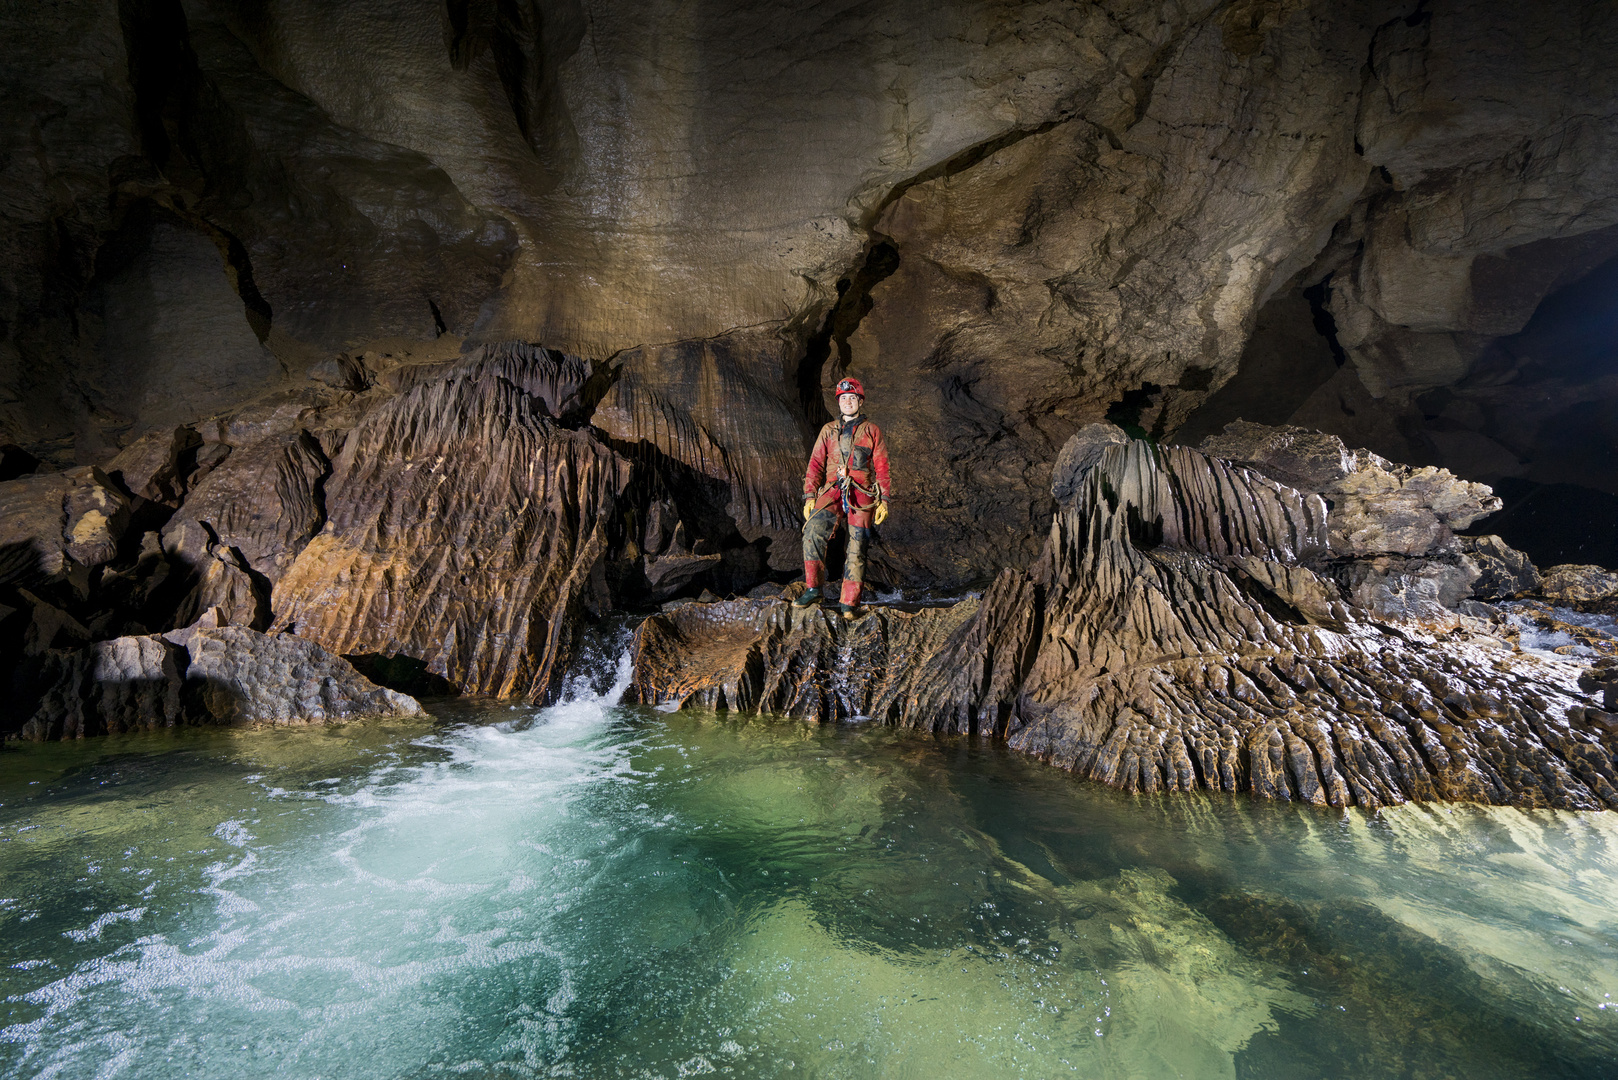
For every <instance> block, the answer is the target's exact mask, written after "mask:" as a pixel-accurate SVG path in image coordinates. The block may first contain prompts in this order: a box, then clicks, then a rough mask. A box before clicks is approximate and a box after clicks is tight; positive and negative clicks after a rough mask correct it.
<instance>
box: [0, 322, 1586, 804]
mask: <svg viewBox="0 0 1618 1080" xmlns="http://www.w3.org/2000/svg"><path fill="white" fill-rule="evenodd" d="M329 374H330V381H329V382H325V383H321V384H318V385H316V386H315V387H313V388H311V389H309V390H306V391H302V392H299V393H297V394H292V395H280V396H277V397H274V398H271V399H267V400H265V401H262V402H259V403H257V404H255V405H253V406H250V407H246V408H243V409H241V410H238V411H236V412H234V413H231V414H226V415H223V416H221V417H218V418H215V419H214V420H212V421H209V422H207V423H204V424H196V425H191V426H187V427H183V428H180V429H177V430H175V431H174V432H172V433H163V434H161V435H160V436H154V437H148V438H146V439H143V440H140V441H138V442H136V443H134V444H132V445H131V446H130V447H129V448H127V449H126V450H125V451H124V452H122V453H121V454H119V455H118V456H117V457H116V458H114V459H112V460H111V461H110V462H109V463H108V464H107V466H106V467H105V468H102V469H95V468H89V469H76V470H69V471H66V472H62V473H56V474H44V475H31V476H25V477H21V478H18V479H15V480H11V481H8V482H6V483H3V484H0V530H3V535H0V552H3V558H0V593H3V595H0V603H3V604H4V605H5V610H4V611H3V612H0V636H4V637H5V638H6V644H7V645H8V646H9V648H8V652H7V655H10V656H12V657H13V658H14V659H13V662H12V665H11V670H10V672H9V681H10V685H11V688H12V699H13V701H16V702H19V703H21V706H22V707H21V708H20V709H19V710H18V711H16V712H14V713H12V714H11V717H10V719H9V720H8V722H7V724H6V734H7V735H9V736H11V737H20V738H27V739H59V738H75V737H81V736H86V735H94V734H99V733H102V732H116V731H124V730H132V729H137V728H150V727H161V726H166V725H175V724H190V723H263V722H270V723H285V722H330V721H333V720H339V719H345V718H349V717H355V716H366V715H408V714H411V713H414V712H416V711H418V710H419V709H420V706H419V704H418V703H417V702H416V701H415V700H414V698H412V697H410V696H407V695H409V694H417V695H421V694H433V693H466V694H487V695H493V696H497V697H516V698H523V699H525V700H528V701H531V702H535V703H548V702H551V701H554V700H555V699H556V698H557V696H558V695H559V693H560V692H561V688H562V685H563V681H564V677H565V676H566V675H567V673H568V672H569V669H570V667H571V666H573V665H574V664H575V663H576V662H577V659H578V656H579V643H580V635H581V633H582V631H583V628H584V627H585V626H586V625H587V624H588V623H590V622H591V621H593V620H597V619H599V618H601V617H603V616H605V615H607V614H608V613H611V612H618V613H622V612H623V611H625V610H633V609H634V608H636V607H639V608H641V609H642V610H646V609H648V608H654V607H656V605H658V604H659V603H661V604H663V606H664V608H665V610H663V611H661V612H659V613H657V614H654V615H652V616H650V617H649V618H647V619H646V620H645V621H644V623H643V624H642V625H641V626H640V628H639V630H638V631H637V633H636V636H635V644H634V650H635V656H634V660H635V669H634V681H633V687H632V690H631V692H630V694H631V697H632V699H633V700H636V701H639V702H643V703H647V704H658V705H665V706H667V705H669V704H671V703H673V704H675V705H682V706H683V705H703V706H710V707H714V708H720V709H730V710H738V711H743V712H749V713H774V714H780V715H784V716H795V717H801V718H807V719H812V720H816V721H822V722H829V721H841V720H849V719H854V718H862V717H863V718H873V719H877V720H880V721H882V722H885V723H893V724H897V725H901V726H904V727H908V728H914V729H918V730H925V731H933V732H943V733H961V734H976V735H982V736H986V737H994V738H1000V739H1004V740H1006V741H1007V742H1008V743H1009V745H1011V746H1012V747H1014V748H1016V749H1018V750H1021V751H1023V752H1025V753H1029V754H1032V755H1034V756H1037V757H1039V758H1041V759H1043V760H1046V761H1049V762H1051V763H1052V764H1054V765H1057V766H1059V767H1062V768H1065V769H1069V770H1072V771H1073V772H1075V773H1077V774H1078V775H1081V776H1084V777H1086V778H1090V779H1094V780H1097V781H1100V782H1102V783H1107V784H1111V785H1114V786H1118V787H1121V788H1124V789H1127V790H1131V791H1145V792H1152V791H1189V790H1198V789H1204V790H1223V791H1247V792H1251V793H1253V794H1255V795H1257V796H1260V797H1265V798H1275V799H1292V800H1300V801H1305V802H1311V803H1319V804H1326V805H1333V806H1348V805H1358V806H1364V807H1372V808H1374V807H1377V806H1384V805H1389V804H1393V803H1399V802H1404V801H1409V800H1428V799H1448V800H1468V801H1476V802H1484V803H1494V804H1502V805H1519V806H1554V807H1564V808H1579V809H1597V808H1612V807H1618V775H1615V771H1614V748H1615V746H1618V717H1615V715H1614V712H1613V706H1614V704H1615V703H1614V701H1613V700H1612V687H1613V685H1614V677H1615V673H1614V670H1613V668H1612V667H1611V664H1610V662H1609V661H1610V659H1611V658H1612V657H1613V655H1614V654H1615V653H1618V648H1615V643H1614V641H1613V637H1612V635H1610V634H1608V633H1606V632H1605V631H1604V630H1603V629H1602V628H1603V626H1605V625H1606V624H1605V623H1603V622H1602V619H1603V618H1604V617H1605V616H1603V615H1602V612H1603V611H1604V610H1605V606H1610V604H1611V603H1612V602H1614V601H1613V598H1614V597H1615V596H1618V576H1614V575H1612V574H1610V573H1608V572H1606V571H1603V570H1601V569H1600V568H1598V567H1583V568H1581V567H1555V568H1551V569H1550V570H1548V571H1546V572H1545V573H1544V574H1543V575H1542V574H1541V573H1540V572H1539V571H1538V570H1536V568H1535V567H1534V566H1533V565H1532V563H1531V562H1530V561H1529V560H1528V559H1527V557H1526V556H1524V555H1522V554H1521V553H1519V552H1515V551H1513V550H1512V549H1510V548H1509V547H1508V546H1506V545H1505V544H1503V543H1502V542H1500V541H1499V540H1498V538H1495V537H1487V536H1484V537H1468V536H1463V535H1461V532H1462V530H1464V529H1466V528H1467V527H1468V526H1470V525H1471V524H1472V523H1473V522H1474V521H1477V520H1478V519H1480V518H1482V517H1484V516H1486V515H1487V514H1489V513H1490V512H1492V511H1493V510H1495V509H1497V508H1498V506H1499V501H1498V500H1497V499H1495V498H1494V497H1493V496H1492V494H1491V493H1490V491H1489V489H1488V488H1487V487H1485V486H1483V485H1480V484H1474V483H1469V482H1467V481H1464V480H1460V479H1457V478H1456V477H1454V476H1452V475H1451V474H1449V473H1447V472H1445V471H1443V470H1439V469H1433V468H1424V469H1412V468H1409V467H1406V466H1401V465H1397V464H1395V463H1393V462H1390V461H1388V460H1386V459H1384V458H1381V457H1378V456H1377V455H1375V454H1371V453H1370V452H1368V451H1363V450H1358V451H1356V450H1352V449H1350V448H1348V447H1347V446H1346V445H1344V444H1343V443H1342V441H1341V440H1339V439H1337V438H1336V437H1334V436H1329V435H1322V434H1320V433H1318V432H1311V431H1306V430H1303V429H1300V428H1286V427H1280V428H1277V427H1266V426H1263V425H1257V424H1245V423H1239V422H1238V423H1235V424H1231V425H1229V426H1228V427H1227V428H1226V429H1225V430H1224V431H1223V432H1221V433H1220V434H1218V435H1216V436H1214V437H1212V438H1210V439H1208V440H1207V441H1205V442H1204V444H1203V445H1202V447H1201V448H1200V449H1191V448H1188V447H1182V446H1161V445H1158V444H1155V443H1152V442H1149V441H1144V440H1135V439H1130V438H1129V437H1128V436H1127V435H1126V434H1125V433H1124V432H1123V431H1121V430H1120V429H1118V428H1116V427H1114V426H1112V425H1110V424H1092V425H1090V426H1089V427H1086V428H1084V429H1082V430H1081V431H1080V432H1079V433H1078V434H1076V435H1074V436H1073V437H1072V438H1071V439H1070V440H1069V441H1068V443H1067V444H1066V446H1065V447H1064V448H1063V450H1062V453H1061V455H1060V456H1059V458H1058V460H1057V461H1056V463H1055V466H1054V469H1053V470H1052V475H1053V480H1052V488H1051V490H1052V498H1053V505H1054V512H1053V516H1052V520H1051V525H1050V530H1049V535H1048V537H1047V538H1046V541H1045V545H1044V549H1043V554H1041V555H1040V557H1039V558H1038V560H1037V562H1035V563H1034V565H1032V566H1029V567H1019V566H1008V567H1004V568H1002V569H1001V570H1000V572H999V574H998V576H997V577H995V578H994V579H993V582H992V584H991V585H989V586H988V587H987V588H986V589H985V590H984V591H983V592H982V594H981V595H980V596H974V597H970V598H968V599H966V600H963V601H961V602H958V603H954V604H949V605H942V606H934V607H925V608H922V609H920V610H915V611H903V610H898V609H896V608H885V607H881V606H878V607H877V608H875V609H872V610H871V611H870V612H869V613H868V614H867V615H866V616H865V617H864V618H862V619H859V620H857V621H856V622H855V623H853V624H852V625H851V626H846V627H845V626H844V625H842V624H841V623H840V621H839V620H835V619H832V618H829V617H828V616H827V615H825V614H823V613H822V612H820V611H819V610H818V609H807V610H805V609H798V608H795V607H793V606H792V605H791V604H790V603H789V601H790V599H791V598H792V597H793V596H795V595H796V592H797V588H798V587H796V586H788V587H787V588H786V590H785V591H784V592H783V591H782V589H781V587H780V585H779V584H773V585H772V584H770V581H771V579H772V578H773V579H774V580H775V581H776V582H777V583H778V582H779V580H780V578H781V577H782V576H785V575H784V574H782V573H781V572H779V571H773V572H772V571H771V570H770V568H769V563H770V561H771V558H772V557H773V556H774V555H776V554H778V553H776V552H773V551H772V552H768V553H767V552H766V549H767V548H769V547H770V546H771V545H770V544H769V543H767V542H765V541H760V540H757V539H754V540H749V539H748V538H747V536H745V535H741V534H734V535H732V534H727V533H725V532H724V530H723V527H722V526H718V527H716V526H715V525H714V522H715V521H720V522H723V521H724V520H725V519H724V518H723V517H722V515H720V514H719V513H718V512H717V511H716V510H715V509H714V505H713V495H712V493H711V491H710V490H709V487H708V486H707V484H706V482H705V481H704V480H703V477H702V476H701V474H695V473H693V472H692V471H690V470H688V469H685V468H684V467H683V466H680V465H679V463H678V462H676V461H675V460H674V459H672V458H670V457H669V456H668V455H666V454H662V453H661V452H660V451H658V450H657V449H656V447H655V446H654V445H650V444H648V443H647V442H645V441H638V442H637V441H627V440H624V439H619V438H616V437H615V436H614V435H612V434H611V433H610V432H608V431H605V430H603V429H602V428H600V427H599V426H598V425H596V424H595V423H594V421H593V417H594V416H595V414H596V413H597V412H598V411H599V410H600V409H602V408H608V411H609V412H611V413H612V415H614V416H616V415H617V410H620V409H621V408H622V403H623V401H624V398H625V395H626V394H627V393H628V392H629V391H628V390H627V389H624V388H621V387H620V388H619V389H617V390H613V387H614V386H617V385H618V384H617V383H615V382H614V375H613V372H612V371H611V370H610V369H607V368H603V367H602V366H601V365H592V364H590V363H588V362H585V361H582V360H579V359H578V358H575V357H569V356H566V355H563V354H559V353H554V352H551V351H548V350H545V349H540V348H537V347H533V346H524V345H520V344H511V345H503V346H490V347H481V348H478V349H475V350H471V351H469V352H468V353H467V354H466V355H464V356H462V357H461V358H459V359H457V360H454V361H439V362H435V363H431V364H404V363H395V364H393V365H391V366H390V365H388V364H387V363H386V362H385V360H384V361H383V362H379V361H378V360H377V358H372V359H371V360H370V361H369V362H365V361H359V360H355V361H352V362H351V363H350V364H349V365H348V366H347V367H342V368H340V369H338V370H336V371H335V372H334V373H329ZM609 391H610V392H609ZM776 546H779V545H776ZM711 589H718V590H722V591H723V592H728V593H731V594H733V596H736V598H732V599H728V600H721V599H719V598H718V596H717V595H716V593H715V592H713V591H710V590H711ZM749 590H751V591H752V592H753V593H754V594H755V595H753V596H741V595H738V594H743V593H747V592H748V591H749ZM698 591H701V592H702V594H703V598H702V599H700V600H695V601H693V600H692V599H690V597H691V595H692V594H693V593H696V592H698ZM1507 602H1509V605H1511V606H1509V607H1502V606H1500V605H1501V604H1502V603H1507ZM1570 620H1571V621H1570ZM1525 633H1526V634H1527V635H1528V636H1529V638H1530V639H1531V640H1530V647H1529V648H1528V649H1526V650H1525V649H1523V648H1519V647H1518V645H1517V644H1516V643H1514V641H1513V638H1514V637H1516V638H1520V637H1521V636H1522V635H1523V634H1525ZM1541 639H1544V640H1543V641H1542V642H1541V644H1546V645H1547V646H1548V647H1547V648H1545V649H1537V648H1534V647H1532V646H1533V644H1534V642H1539V641H1540V640H1541ZM1549 649H1561V650H1562V653H1563V654H1565V655H1558V654H1557V653H1555V652H1551V651H1549ZM367 676H369V678H368V677H367ZM372 679H375V680H378V682H373V681H372ZM379 683H385V684H386V687H384V686H382V685H379Z"/></svg>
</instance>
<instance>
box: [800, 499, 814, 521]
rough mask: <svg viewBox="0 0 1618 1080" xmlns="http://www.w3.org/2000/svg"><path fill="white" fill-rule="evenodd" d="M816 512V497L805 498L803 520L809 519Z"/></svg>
mask: <svg viewBox="0 0 1618 1080" xmlns="http://www.w3.org/2000/svg"><path fill="white" fill-rule="evenodd" d="M814 512H815V500H814V499H805V500H803V520H805V521H808V520H809V515H810V514H812V513H814Z"/></svg>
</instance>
